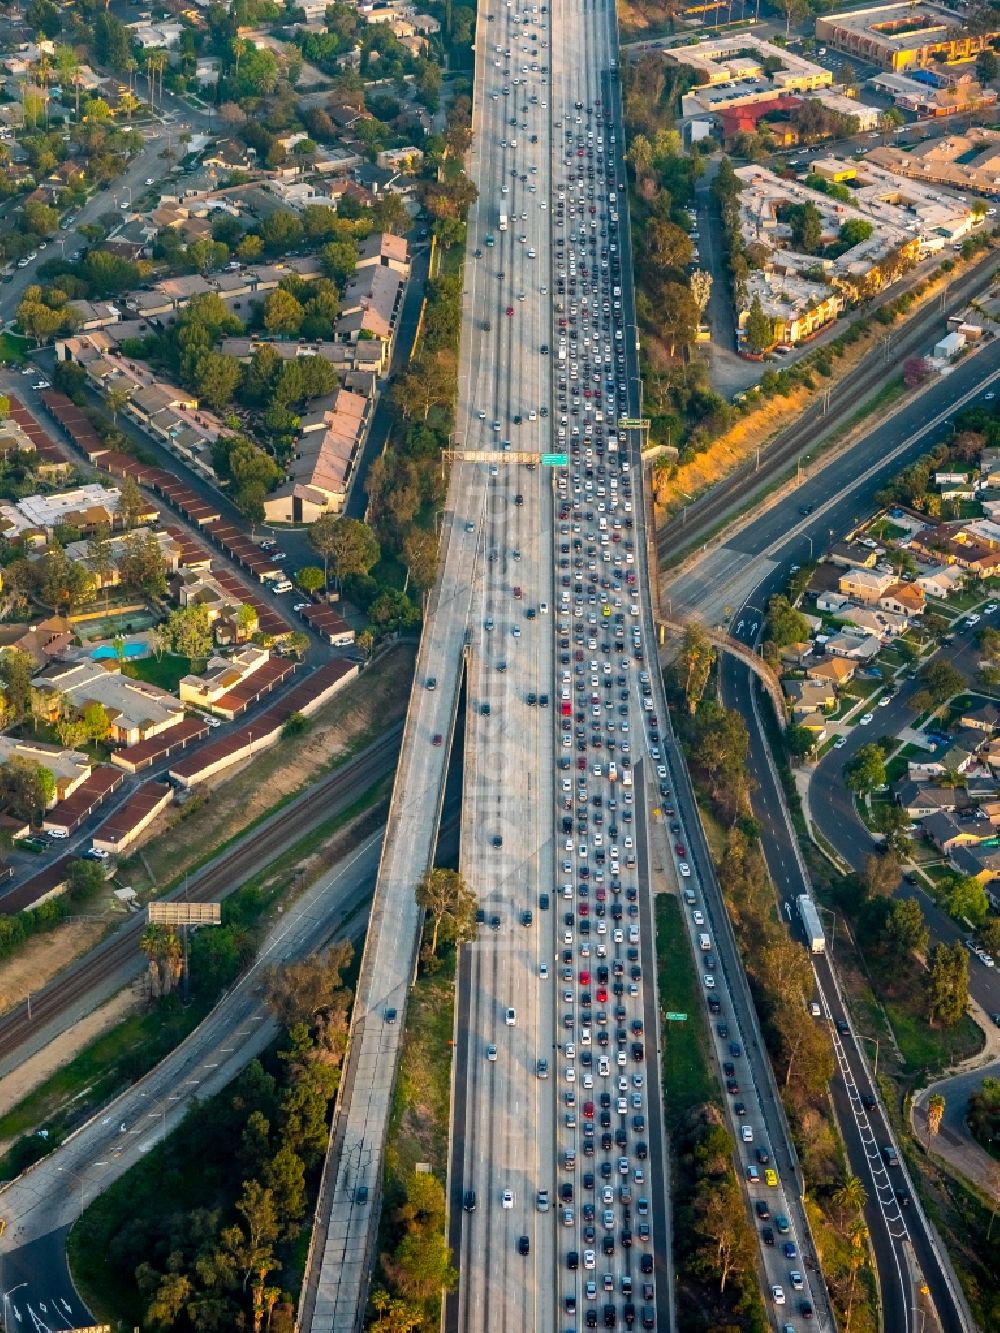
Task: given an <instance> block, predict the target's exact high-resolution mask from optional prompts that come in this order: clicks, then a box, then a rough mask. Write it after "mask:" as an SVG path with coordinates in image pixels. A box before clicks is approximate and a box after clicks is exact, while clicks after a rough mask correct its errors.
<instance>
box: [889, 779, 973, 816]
mask: <svg viewBox="0 0 1000 1333" xmlns="http://www.w3.org/2000/svg"><path fill="white" fill-rule="evenodd" d="M893 796H894V797H895V799H896V804H897V805H898V806H899V807H900V808H901V809H903V810H905V811H906V813H907V814H908V815H909V816H910V818H911V819H926V818H927V817H928V815H936V814H951V813H952V812H953V811H955V810H962V809H965V808H966V807H967V806H968V804H969V794H968V792H967V791H966V790H965V788H964V787H943V786H940V785H938V784H937V783H929V782H915V781H914V780H913V779H912V778H900V780H899V781H898V782H897V783H895V785H894V786H893Z"/></svg>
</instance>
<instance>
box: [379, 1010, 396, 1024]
mask: <svg viewBox="0 0 1000 1333" xmlns="http://www.w3.org/2000/svg"><path fill="white" fill-rule="evenodd" d="M382 1016H383V1018H384V1019H385V1021H386V1022H387V1023H395V1021H396V1019H397V1018H398V1017H399V1013H398V1011H397V1010H395V1009H391V1008H390V1009H386V1011H385V1013H384V1014H383V1015H382Z"/></svg>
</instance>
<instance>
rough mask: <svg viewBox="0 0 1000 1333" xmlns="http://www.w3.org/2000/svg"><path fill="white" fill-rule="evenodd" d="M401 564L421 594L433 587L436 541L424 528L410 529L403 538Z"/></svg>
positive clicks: (435, 575)
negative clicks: (404, 566)
mask: <svg viewBox="0 0 1000 1333" xmlns="http://www.w3.org/2000/svg"><path fill="white" fill-rule="evenodd" d="M402 556H403V563H404V564H405V565H406V568H407V572H408V575H409V578H410V579H412V581H413V582H414V583H415V584H416V586H417V587H418V588H419V589H420V591H421V592H428V591H429V590H430V589H431V588H433V586H434V580H435V578H436V577H437V567H438V539H437V536H436V535H435V534H434V533H433V532H428V531H427V529H426V528H416V527H414V528H411V529H410V530H409V532H408V533H407V534H406V536H405V537H404V538H403V550H402Z"/></svg>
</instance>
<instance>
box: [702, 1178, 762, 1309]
mask: <svg viewBox="0 0 1000 1333" xmlns="http://www.w3.org/2000/svg"><path fill="white" fill-rule="evenodd" d="M694 1227H695V1231H696V1233H697V1234H698V1235H699V1236H700V1237H701V1238H702V1241H703V1244H702V1245H701V1247H700V1248H699V1250H698V1260H697V1267H698V1268H700V1269H702V1270H703V1271H704V1272H705V1273H706V1274H711V1275H712V1276H713V1277H714V1278H716V1279H717V1280H718V1283H719V1291H720V1292H723V1291H725V1289H726V1283H727V1282H728V1281H729V1277H730V1275H731V1274H732V1273H747V1272H752V1271H753V1265H754V1258H755V1256H754V1251H755V1249H756V1246H755V1243H754V1239H753V1235H752V1233H751V1231H750V1228H749V1226H748V1224H747V1220H746V1214H745V1211H744V1209H743V1206H742V1201H741V1199H740V1191H739V1188H738V1186H737V1184H736V1182H735V1180H733V1178H732V1174H731V1173H729V1174H727V1175H726V1176H724V1177H723V1178H722V1179H721V1180H715V1179H706V1180H703V1181H702V1182H701V1185H700V1186H699V1189H698V1193H697V1196H696V1198H695V1203H694Z"/></svg>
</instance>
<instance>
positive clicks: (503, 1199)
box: [500, 1190, 784, 1299]
mask: <svg viewBox="0 0 1000 1333" xmlns="http://www.w3.org/2000/svg"><path fill="white" fill-rule="evenodd" d="M500 1206H501V1207H502V1208H513V1207H514V1191H513V1190H504V1192H503V1194H501V1195H500ZM782 1299H784V1298H782Z"/></svg>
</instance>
